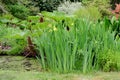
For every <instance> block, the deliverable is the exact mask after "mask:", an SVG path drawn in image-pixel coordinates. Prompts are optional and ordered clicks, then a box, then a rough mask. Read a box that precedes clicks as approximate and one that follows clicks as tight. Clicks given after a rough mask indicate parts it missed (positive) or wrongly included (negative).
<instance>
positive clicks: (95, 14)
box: [0, 0, 120, 73]
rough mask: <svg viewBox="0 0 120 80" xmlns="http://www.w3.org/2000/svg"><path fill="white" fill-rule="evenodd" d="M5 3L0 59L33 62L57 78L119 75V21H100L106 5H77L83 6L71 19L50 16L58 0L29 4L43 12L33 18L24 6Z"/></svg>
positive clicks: (95, 2)
mask: <svg viewBox="0 0 120 80" xmlns="http://www.w3.org/2000/svg"><path fill="white" fill-rule="evenodd" d="M5 1H6V2H5ZM7 1H8V0H2V2H3V3H4V4H7V8H9V10H10V12H11V13H12V15H10V14H6V15H2V16H0V54H8V55H13V54H14V55H18V54H19V55H25V56H34V57H37V59H38V60H39V62H40V63H41V65H42V68H43V69H44V70H50V71H55V72H61V73H66V72H73V71H75V70H77V71H81V72H83V73H86V72H89V71H92V70H102V71H119V70H120V61H119V59H120V19H119V18H118V19H116V18H115V17H113V18H108V17H103V18H101V17H102V16H106V13H107V14H109V13H108V12H106V10H105V12H104V10H103V9H104V8H105V9H106V8H109V7H110V5H109V4H108V3H109V1H108V0H99V1H98V0H82V3H83V4H84V5H86V6H85V7H82V9H79V10H78V11H76V12H75V13H74V14H72V15H67V14H64V13H61V12H57V11H53V10H55V9H56V8H57V6H58V4H60V2H62V1H63V0H61V1H60V0H45V1H44V0H34V2H35V4H34V6H35V5H37V6H39V9H40V11H43V12H41V13H40V14H38V15H36V16H29V14H31V11H30V7H28V5H32V4H29V2H26V4H22V3H21V2H19V1H16V0H15V1H16V3H14V1H13V0H9V1H8V2H7ZM25 1H27V0H25ZM71 1H73V0H71ZM74 1H76V0H74ZM36 2H37V4H36ZM91 2H92V3H91ZM102 5H103V6H102ZM44 10H45V11H44ZM107 10H108V9H107ZM46 11H50V12H46ZM16 17H17V18H16ZM18 18H20V19H18ZM88 18H89V19H88ZM21 19H24V20H21Z"/></svg>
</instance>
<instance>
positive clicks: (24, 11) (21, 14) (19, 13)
mask: <svg viewBox="0 0 120 80" xmlns="http://www.w3.org/2000/svg"><path fill="white" fill-rule="evenodd" d="M8 8H9V10H10V12H11V14H12V15H13V16H15V17H17V18H20V19H26V18H27V17H28V16H29V14H30V11H29V9H28V8H26V7H25V6H24V5H8Z"/></svg>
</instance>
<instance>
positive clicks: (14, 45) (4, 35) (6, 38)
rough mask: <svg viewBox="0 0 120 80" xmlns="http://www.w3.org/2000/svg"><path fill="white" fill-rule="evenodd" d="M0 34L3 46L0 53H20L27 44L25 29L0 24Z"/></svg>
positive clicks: (0, 41)
mask: <svg viewBox="0 0 120 80" xmlns="http://www.w3.org/2000/svg"><path fill="white" fill-rule="evenodd" d="M0 34H1V35H0V36H1V37H0V43H1V44H2V47H3V49H1V53H4V54H8V55H18V54H21V53H22V52H23V51H24V49H25V47H26V46H27V40H26V36H27V32H26V31H21V30H20V29H18V28H10V27H7V26H6V25H1V26H0Z"/></svg>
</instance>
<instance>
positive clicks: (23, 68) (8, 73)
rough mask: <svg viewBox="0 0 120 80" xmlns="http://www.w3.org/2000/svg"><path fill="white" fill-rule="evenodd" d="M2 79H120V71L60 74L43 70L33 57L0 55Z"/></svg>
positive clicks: (0, 75)
mask: <svg viewBox="0 0 120 80" xmlns="http://www.w3.org/2000/svg"><path fill="white" fill-rule="evenodd" d="M0 80H120V72H96V73H89V74H85V75H83V74H81V73H68V74H58V73H53V72H43V71H42V69H41V67H40V64H39V62H37V60H36V59H33V58H24V57H21V56H0Z"/></svg>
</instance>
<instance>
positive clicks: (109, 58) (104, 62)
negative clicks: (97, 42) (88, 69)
mask: <svg viewBox="0 0 120 80" xmlns="http://www.w3.org/2000/svg"><path fill="white" fill-rule="evenodd" d="M119 56H120V54H119V53H117V52H116V51H111V50H108V51H106V52H104V53H101V55H100V58H99V59H100V62H99V65H100V68H101V69H102V70H103V71H118V66H119V65H118V64H119V63H120V62H119V59H120V57H119Z"/></svg>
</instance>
